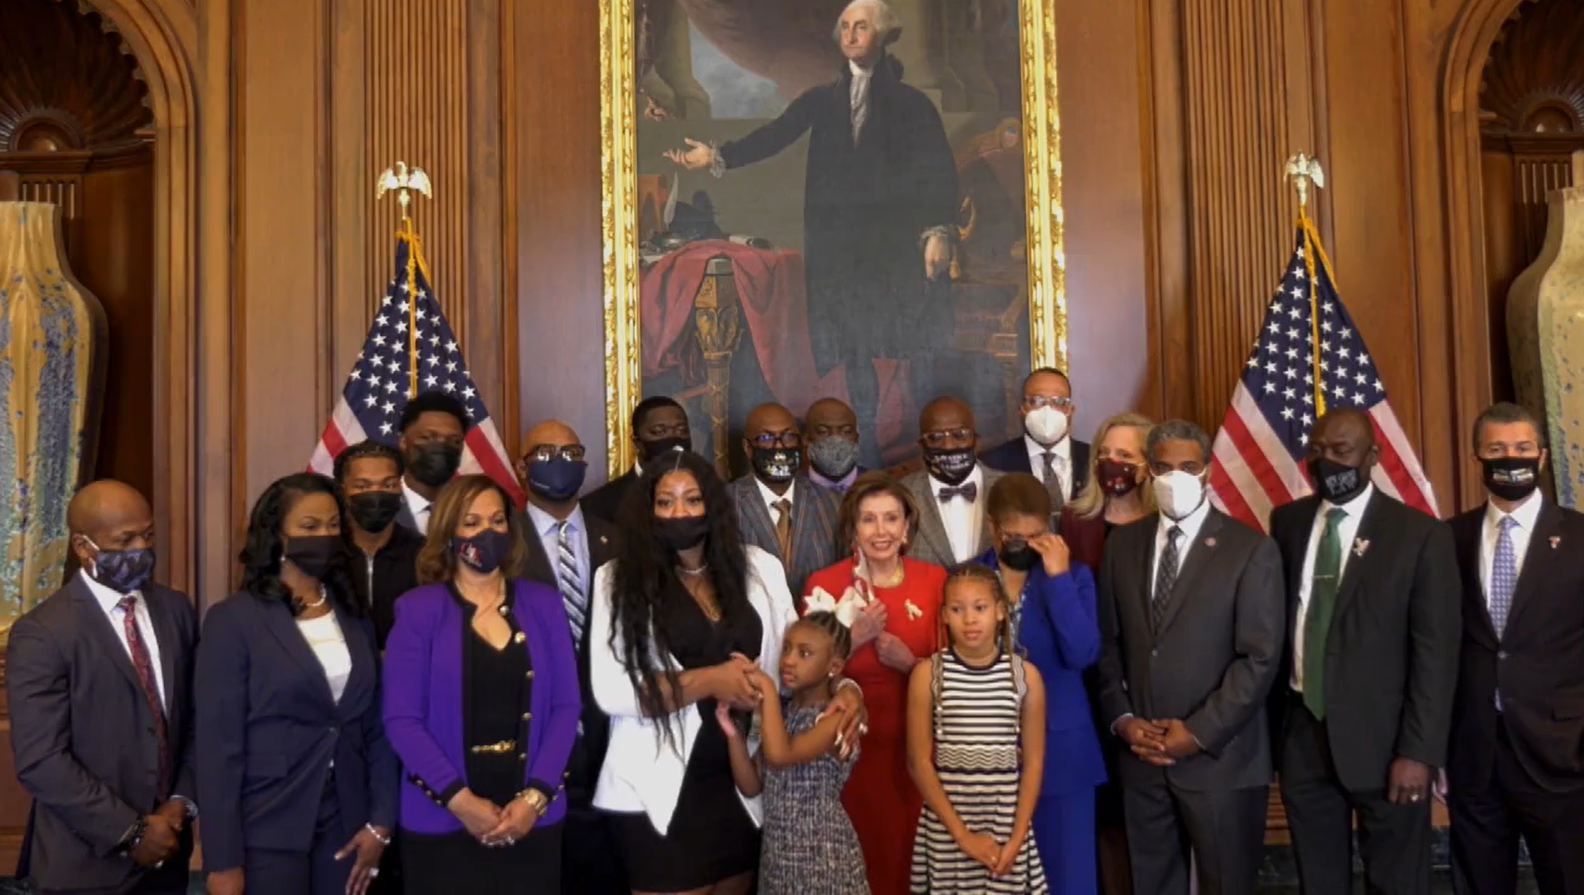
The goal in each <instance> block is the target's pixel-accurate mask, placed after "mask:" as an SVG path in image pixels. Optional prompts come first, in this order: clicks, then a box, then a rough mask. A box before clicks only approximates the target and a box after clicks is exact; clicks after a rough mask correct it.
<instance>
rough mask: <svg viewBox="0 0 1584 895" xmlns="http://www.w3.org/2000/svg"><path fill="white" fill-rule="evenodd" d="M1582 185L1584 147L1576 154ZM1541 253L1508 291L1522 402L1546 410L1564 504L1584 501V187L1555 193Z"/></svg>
mask: <svg viewBox="0 0 1584 895" xmlns="http://www.w3.org/2000/svg"><path fill="white" fill-rule="evenodd" d="M1573 169H1574V183H1580V182H1581V177H1584V175H1581V169H1584V152H1579V153H1574V159H1573ZM1546 200H1547V206H1548V209H1549V211H1548V220H1547V224H1546V240H1545V245H1544V246H1542V247H1541V249H1540V256H1539V257H1538V258H1536V259H1535V262H1534V263H1533V264H1531V265H1529V267H1527V268H1526V269H1525V270H1524V272H1523V273H1521V274H1519V275H1518V278H1517V279H1516V280H1514V281H1513V284H1512V288H1511V289H1510V290H1509V291H1508V293H1507V331H1508V334H1509V335H1508V342H1509V347H1510V349H1511V352H1512V366H1513V384H1514V386H1515V387H1516V392H1517V397H1518V402H1519V403H1520V404H1523V405H1524V406H1525V407H1528V408H1529V409H1530V410H1532V411H1536V412H1538V413H1541V414H1543V418H1544V419H1545V421H1546V430H1547V436H1548V438H1549V441H1550V445H1551V470H1552V479H1553V482H1554V484H1555V488H1556V500H1557V503H1559V504H1561V505H1562V506H1566V507H1575V508H1576V507H1577V506H1578V505H1579V501H1580V500H1581V499H1584V186H1575V187H1567V188H1564V189H1559V190H1552V191H1551V193H1550V194H1548V196H1547V197H1546Z"/></svg>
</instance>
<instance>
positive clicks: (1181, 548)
mask: <svg viewBox="0 0 1584 895" xmlns="http://www.w3.org/2000/svg"><path fill="white" fill-rule="evenodd" d="M1157 515H1159V516H1160V523H1159V524H1158V525H1157V526H1156V527H1155V561H1154V562H1152V563H1150V598H1151V599H1152V600H1154V599H1159V595H1157V594H1156V593H1155V570H1156V569H1159V568H1160V563H1161V557H1162V556H1163V555H1165V553H1166V544H1167V542H1168V540H1169V538H1170V535H1169V534H1168V533H1169V532H1170V531H1171V529H1172V526H1174V525H1175V526H1176V527H1178V528H1180V529H1182V536H1181V537H1180V538H1178V540H1177V575H1178V577H1182V570H1183V567H1184V566H1186V565H1188V552H1189V550H1191V549H1192V548H1193V545H1194V541H1195V540H1197V539H1198V538H1199V529H1201V528H1203V527H1204V521H1205V519H1206V518H1208V517H1209V515H1210V495H1209V492H1206V493H1205V499H1204V500H1201V501H1199V506H1198V507H1197V508H1195V509H1194V511H1193V512H1192V513H1189V514H1188V515H1187V516H1184V517H1183V518H1182V519H1181V520H1177V519H1173V518H1172V517H1170V516H1168V515H1166V514H1165V513H1159V514H1157Z"/></svg>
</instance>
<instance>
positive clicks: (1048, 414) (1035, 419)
mask: <svg viewBox="0 0 1584 895" xmlns="http://www.w3.org/2000/svg"><path fill="white" fill-rule="evenodd" d="M1023 429H1024V431H1026V432H1028V434H1029V437H1030V438H1032V439H1034V440H1035V441H1037V442H1039V443H1040V444H1042V445H1044V446H1045V447H1050V446H1051V445H1053V444H1055V443H1057V442H1059V441H1061V440H1062V439H1063V438H1066V437H1067V414H1065V413H1062V412H1061V411H1060V410H1057V409H1056V408H1054V407H1036V408H1034V409H1033V410H1030V411H1029V412H1028V413H1026V414H1024V415H1023Z"/></svg>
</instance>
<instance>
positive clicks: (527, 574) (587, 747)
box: [517, 505, 616, 804]
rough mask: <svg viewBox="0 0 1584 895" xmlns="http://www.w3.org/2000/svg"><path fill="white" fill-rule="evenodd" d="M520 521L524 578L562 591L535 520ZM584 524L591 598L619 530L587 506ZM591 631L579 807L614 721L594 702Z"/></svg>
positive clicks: (575, 791)
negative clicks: (598, 572)
mask: <svg viewBox="0 0 1584 895" xmlns="http://www.w3.org/2000/svg"><path fill="white" fill-rule="evenodd" d="M517 521H518V526H519V530H520V531H521V532H522V533H523V538H524V546H525V547H526V548H527V552H528V567H527V569H526V570H525V571H524V572H523V576H522V577H523V578H525V579H527V580H529V581H537V582H539V583H541V584H545V585H549V586H550V587H551V588H554V589H556V590H557V591H559V590H560V585H559V584H558V583H557V581H556V574H555V566H554V565H553V564H552V563H551V562H550V557H549V556H548V555H547V554H546V553H545V548H544V542H543V541H541V540H539V534H538V532H536V531H534V524H533V517H532V516H530V515H528V511H527V510H519V511H518V519H517ZM583 521H584V523H585V524H586V525H587V526H588V531H587V532H585V535H586V537H587V540H588V551H589V570H588V578H587V580H585V581H584V582H583V591H584V596H585V597H588V596H589V595H590V594H592V593H593V587H594V572H595V570H597V569H598V568H599V567H600V566H603V565H604V564H606V563H607V562H610V561H611V560H613V559H615V558H616V526H614V525H612V524H611V523H609V522H607V521H605V520H604V519H601V518H599V517H598V516H594V515H592V514H590V513H589V510H588V507H587V506H586V505H584V506H583ZM591 601H592V598H591ZM585 617H586V616H585ZM591 627H592V626H590V625H588V624H585V625H584V626H583V637H582V639H581V640H580V641H579V642H578V643H577V665H578V685H579V687H580V692H582V694H583V713H582V715H581V716H580V718H579V721H580V722H581V724H582V727H583V735H582V736H581V737H579V738H578V741H577V744H576V745H574V746H573V747H572V757H571V759H569V760H568V762H567V774H568V777H567V791H568V793H569V794H570V795H571V798H572V800H573V801H574V802H578V803H579V804H587V803H588V800H589V799H592V798H593V796H594V784H595V782H596V780H597V779H598V777H599V771H600V765H602V764H604V762H605V750H606V747H607V746H608V745H609V744H610V719H609V718H607V717H606V716H605V713H604V712H602V711H600V708H599V704H598V703H596V702H595V701H594V697H593V692H594V690H593V687H592V684H591V683H590V681H589V661H588V655H589V631H590V628H591Z"/></svg>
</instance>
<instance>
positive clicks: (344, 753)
mask: <svg viewBox="0 0 1584 895" xmlns="http://www.w3.org/2000/svg"><path fill="white" fill-rule="evenodd" d="M335 614H336V618H337V620H338V621H339V622H340V623H341V631H342V633H343V635H344V636H345V637H346V643H347V649H348V650H349V651H350V652H351V654H352V671H351V674H350V676H349V677H348V679H347V684H346V690H345V692H343V693H342V694H341V700H340V702H336V701H334V700H333V699H332V698H331V694H330V686H329V683H328V681H327V680H326V678H325V673H324V667H323V666H322V665H320V664H319V659H318V657H316V656H315V655H314V652H313V648H312V647H310V646H309V645H308V640H307V638H305V637H303V635H302V632H301V631H299V630H298V629H297V621H296V619H295V618H294V617H293V616H292V614H291V610H290V609H289V608H288V607H287V606H286V604H285V602H283V601H280V600H271V599H263V598H260V597H256V596H254V595H253V594H251V593H248V592H247V591H242V592H239V593H237V594H235V595H233V596H231V597H230V598H229V599H226V600H224V601H223V602H221V603H220V604H219V605H216V606H214V607H212V608H210V610H209V612H208V614H207V615H206V616H205V617H204V624H203V639H202V641H201V642H200V645H199V648H198V664H197V668H198V670H197V675H196V682H195V686H194V695H195V700H194V702H195V704H196V709H197V727H198V743H197V746H198V796H199V799H200V801H199V804H200V805H201V806H202V807H203V818H202V824H203V857H204V868H205V869H206V870H209V871H216V870H228V869H231V868H233V867H240V866H242V864H243V857H244V854H245V852H246V850H247V849H250V848H259V849H274V850H279V851H292V852H299V853H301V852H307V851H308V850H309V847H310V845H311V844H312V841H313V836H314V826H315V823H316V820H317V818H318V817H319V806H320V802H321V800H322V799H323V797H324V788H325V781H326V777H327V775H328V774H329V772H330V763H331V761H332V760H333V761H334V762H335V789H336V798H337V799H339V800H340V808H341V826H342V829H341V830H340V831H338V832H336V833H333V834H332V835H334V836H336V837H337V839H338V842H337V848H339V847H340V844H341V843H344V842H346V841H347V840H349V839H351V838H352V836H353V834H354V833H356V832H357V831H358V830H359V829H361V828H362V826H363V825H364V824H365V823H372V824H374V825H376V826H382V827H386V828H394V827H395V823H396V793H397V789H396V786H397V762H396V754H395V753H394V752H392V751H391V747H390V744H389V743H387V742H386V741H385V725H384V722H383V720H382V717H381V703H380V681H379V653H378V652H377V650H376V648H375V645H374V629H373V625H372V624H370V623H369V621H368V619H366V618H356V617H353V616H351V615H349V614H348V613H346V612H345V611H344V610H343V609H342V608H341V607H340V606H339V605H337V606H336V608H335Z"/></svg>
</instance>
